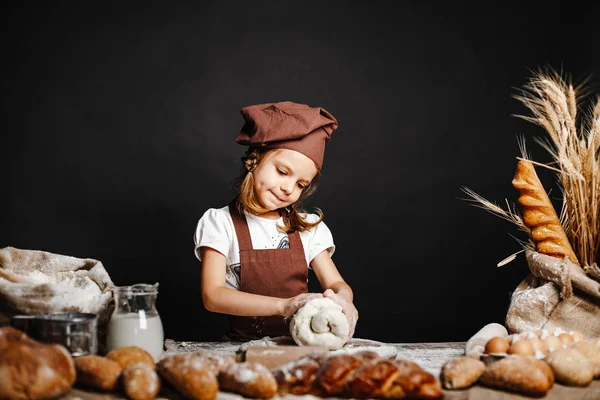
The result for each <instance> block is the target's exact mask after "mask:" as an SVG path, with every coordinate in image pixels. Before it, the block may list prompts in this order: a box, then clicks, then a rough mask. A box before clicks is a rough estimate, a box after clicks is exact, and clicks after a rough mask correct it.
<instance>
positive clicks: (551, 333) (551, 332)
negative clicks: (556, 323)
mask: <svg viewBox="0 0 600 400" xmlns="http://www.w3.org/2000/svg"><path fill="white" fill-rule="evenodd" d="M546 332H548V336H558V335H557V334H556V328H546Z"/></svg>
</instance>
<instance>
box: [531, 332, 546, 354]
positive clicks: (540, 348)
mask: <svg viewBox="0 0 600 400" xmlns="http://www.w3.org/2000/svg"><path fill="white" fill-rule="evenodd" d="M527 341H528V342H529V343H531V347H533V352H534V354H535V356H536V357H537V358H544V357H545V356H546V354H547V353H548V345H546V343H545V342H544V341H543V340H540V339H538V338H537V336H536V337H534V338H531V339H527Z"/></svg>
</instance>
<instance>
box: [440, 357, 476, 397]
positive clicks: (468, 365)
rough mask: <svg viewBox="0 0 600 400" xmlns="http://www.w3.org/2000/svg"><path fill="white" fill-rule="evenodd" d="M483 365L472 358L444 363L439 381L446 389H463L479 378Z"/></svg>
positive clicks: (459, 358) (462, 358) (455, 359)
mask: <svg viewBox="0 0 600 400" xmlns="http://www.w3.org/2000/svg"><path fill="white" fill-rule="evenodd" d="M483 371H485V364H484V363H483V362H482V361H480V360H476V359H474V358H472V357H466V356H464V357H458V358H454V359H452V360H450V361H448V362H446V363H445V364H444V365H443V366H442V370H441V372H440V380H441V382H442V385H443V386H444V388H446V389H465V388H468V387H469V386H471V385H473V384H474V383H475V382H477V381H478V380H479V378H481V375H483Z"/></svg>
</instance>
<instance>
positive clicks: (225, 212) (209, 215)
mask: <svg viewBox="0 0 600 400" xmlns="http://www.w3.org/2000/svg"><path fill="white" fill-rule="evenodd" d="M200 221H212V222H231V213H230V212H229V206H225V207H222V208H209V209H208V210H206V211H205V212H204V214H203V215H202V217H201V218H200Z"/></svg>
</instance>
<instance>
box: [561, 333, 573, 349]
mask: <svg viewBox="0 0 600 400" xmlns="http://www.w3.org/2000/svg"><path fill="white" fill-rule="evenodd" d="M558 340H560V342H561V343H562V345H563V346H568V345H570V344H571V343H573V341H574V339H573V336H571V335H570V334H569V333H566V332H563V333H561V334H560V335H558Z"/></svg>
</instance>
